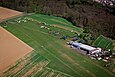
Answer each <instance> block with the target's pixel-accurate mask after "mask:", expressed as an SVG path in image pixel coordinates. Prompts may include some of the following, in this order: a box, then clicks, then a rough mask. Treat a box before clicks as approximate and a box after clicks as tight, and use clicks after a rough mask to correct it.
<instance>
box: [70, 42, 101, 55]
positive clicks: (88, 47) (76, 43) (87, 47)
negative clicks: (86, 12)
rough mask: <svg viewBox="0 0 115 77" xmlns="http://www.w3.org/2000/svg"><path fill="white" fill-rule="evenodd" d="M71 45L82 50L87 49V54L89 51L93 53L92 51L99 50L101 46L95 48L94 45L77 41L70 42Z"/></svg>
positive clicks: (97, 51)
mask: <svg viewBox="0 0 115 77" xmlns="http://www.w3.org/2000/svg"><path fill="white" fill-rule="evenodd" d="M71 45H72V46H74V47H77V48H80V49H82V50H85V51H87V54H89V53H90V54H93V53H99V52H101V48H95V47H92V46H89V45H85V44H82V43H78V42H72V44H71Z"/></svg>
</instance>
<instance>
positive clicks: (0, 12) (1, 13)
mask: <svg viewBox="0 0 115 77" xmlns="http://www.w3.org/2000/svg"><path fill="white" fill-rule="evenodd" d="M19 15H22V12H19V11H15V10H11V9H8V8H4V7H0V21H1V20H4V19H7V18H10V17H14V16H19Z"/></svg>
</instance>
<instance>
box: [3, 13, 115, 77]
mask: <svg viewBox="0 0 115 77" xmlns="http://www.w3.org/2000/svg"><path fill="white" fill-rule="evenodd" d="M48 17H49V16H46V15H41V14H34V15H31V16H25V17H21V18H16V19H12V20H9V21H8V22H7V23H6V24H2V25H1V26H2V27H3V28H5V29H6V30H8V31H9V32H11V33H12V34H14V35H15V36H16V37H18V38H19V39H21V40H22V41H24V42H25V43H26V44H28V45H29V46H31V47H32V48H33V49H34V50H33V52H32V53H30V54H34V55H36V56H35V57H33V56H30V55H29V54H28V55H29V57H30V59H29V60H26V59H25V58H22V59H20V60H22V62H23V64H24V66H23V68H19V67H18V66H17V67H15V68H14V69H12V68H13V67H14V66H16V63H14V64H13V65H11V66H9V68H8V69H6V70H5V71H4V73H3V75H4V76H14V77H17V76H18V77H22V76H31V77H32V76H33V77H34V76H38V77H39V76H40V77H114V76H115V75H114V73H112V72H111V71H108V70H107V69H106V68H104V67H103V63H102V62H99V61H97V60H91V59H90V58H88V57H87V56H85V55H82V54H79V53H77V52H76V51H74V50H72V49H71V48H69V47H68V46H67V45H66V41H65V40H61V39H59V38H60V37H62V36H64V35H67V36H69V37H71V36H75V35H76V34H75V33H74V32H78V33H82V31H83V30H82V29H80V28H76V29H75V28H74V27H72V24H71V23H69V22H67V21H66V20H64V19H62V18H61V19H60V18H56V17H52V16H51V18H50V17H49V18H48ZM60 20H61V21H60ZM54 25H58V26H54ZM43 26H44V27H43ZM59 26H61V27H59ZM48 28H49V29H48ZM28 55H26V56H25V57H27V56H28ZM39 56H40V58H39ZM20 60H19V61H17V62H18V63H19V66H21V65H22V64H21V61H20ZM25 61H27V63H28V64H27V63H26V62H25ZM32 62H33V65H32V64H31V63H32ZM41 62H42V63H43V64H44V65H43V64H42V63H41ZM37 64H38V65H37ZM41 65H43V66H41ZM36 66H37V67H40V68H42V70H41V71H40V72H39V70H40V68H36V71H31V70H32V68H34V67H36ZM17 68H19V69H17ZM25 68H28V69H25ZM43 69H44V70H43ZM8 70H9V71H11V72H8ZM16 70H18V71H16ZM12 71H15V73H17V75H15V73H13V72H12ZM23 71H24V72H23ZM29 71H30V72H29ZM21 72H23V74H20V73H21ZM28 72H29V73H28Z"/></svg>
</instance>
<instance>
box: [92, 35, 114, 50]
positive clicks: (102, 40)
mask: <svg viewBox="0 0 115 77" xmlns="http://www.w3.org/2000/svg"><path fill="white" fill-rule="evenodd" d="M92 45H93V46H97V47H101V48H105V49H113V42H112V41H111V40H109V39H107V38H106V37H104V36H102V35H100V36H99V37H98V38H97V39H96V40H95V41H94V43H93V44H92Z"/></svg>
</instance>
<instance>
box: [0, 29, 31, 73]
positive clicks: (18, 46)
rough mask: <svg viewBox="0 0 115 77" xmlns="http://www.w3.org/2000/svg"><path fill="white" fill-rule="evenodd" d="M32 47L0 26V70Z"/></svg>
mask: <svg viewBox="0 0 115 77" xmlns="http://www.w3.org/2000/svg"><path fill="white" fill-rule="evenodd" d="M32 50H33V49H32V48H31V47H29V46H28V45H27V44H25V43H24V42H22V41H21V40H19V39H18V38H16V37H15V36H14V35H12V34H11V33H9V32H8V31H7V30H5V29H3V28H2V27H0V72H2V71H3V70H4V69H6V68H7V67H8V66H9V65H11V64H13V63H14V62H16V61H17V60H18V59H20V58H21V57H23V56H24V55H26V54H27V53H29V52H31V51H32Z"/></svg>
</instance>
